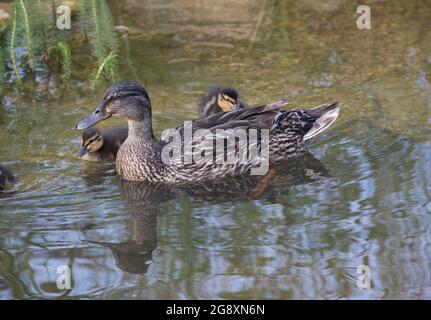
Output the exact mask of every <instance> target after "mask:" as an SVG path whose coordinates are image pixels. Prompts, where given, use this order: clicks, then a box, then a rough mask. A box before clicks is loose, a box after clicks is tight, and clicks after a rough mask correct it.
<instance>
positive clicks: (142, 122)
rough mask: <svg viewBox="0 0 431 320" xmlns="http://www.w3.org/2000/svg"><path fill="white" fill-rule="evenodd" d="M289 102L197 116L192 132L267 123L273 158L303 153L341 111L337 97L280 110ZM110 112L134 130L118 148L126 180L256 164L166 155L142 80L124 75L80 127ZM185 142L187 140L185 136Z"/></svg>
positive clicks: (195, 176)
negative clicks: (174, 159)
mask: <svg viewBox="0 0 431 320" xmlns="http://www.w3.org/2000/svg"><path fill="white" fill-rule="evenodd" d="M284 104H285V100H281V101H278V102H276V103H273V104H270V105H263V106H257V107H253V108H244V109H239V110H236V111H233V112H223V113H218V114H213V115H211V116H207V117H202V118H199V119H195V120H193V121H192V123H191V124H192V128H193V132H195V131H196V130H198V129H208V130H209V131H210V132H211V133H213V132H215V131H216V130H217V129H237V128H245V129H247V130H249V129H258V130H261V129H267V130H268V131H269V157H270V159H269V160H270V162H271V163H274V162H277V161H279V160H283V159H289V158H292V157H296V156H299V155H301V154H303V153H304V152H305V149H306V142H307V140H309V139H311V138H312V137H314V136H315V135H317V134H319V133H321V132H322V131H323V130H325V129H326V128H328V127H329V126H330V125H331V124H332V123H333V122H334V121H335V119H336V118H337V116H338V112H339V107H338V103H333V104H325V105H322V106H319V107H317V108H314V109H309V110H302V109H296V110H287V111H279V109H280V108H281V107H282V106H283V105H284ZM111 116H122V117H125V118H126V119H127V122H128V126H129V135H128V137H127V139H126V140H125V141H124V143H123V144H122V145H121V147H120V149H119V150H118V154H117V160H116V168H117V172H118V173H119V174H120V175H121V176H122V177H123V178H125V179H126V180H135V181H150V182H168V183H178V182H193V181H202V180H209V179H220V178H225V177H229V176H236V175H241V174H244V173H247V172H248V171H249V169H250V167H251V165H252V164H251V163H241V162H238V161H236V162H234V163H228V162H223V163H221V164H220V163H217V162H212V163H202V162H193V163H185V162H184V161H182V162H180V163H178V162H173V163H166V161H163V160H162V158H163V156H162V151H163V149H164V147H165V146H166V145H167V144H168V143H169V142H168V141H166V140H156V139H155V138H154V135H153V129H152V118H151V102H150V98H149V96H148V93H147V92H146V90H145V89H144V87H143V86H141V85H140V84H139V83H136V82H133V81H123V82H119V83H116V84H114V85H112V86H111V87H110V88H109V89H108V90H107V92H106V94H105V96H104V98H103V101H102V102H101V103H100V104H99V105H98V106H97V108H96V110H95V111H94V112H93V113H92V114H91V115H89V116H88V117H87V118H85V119H84V120H82V121H81V122H80V123H79V124H78V125H77V126H76V128H77V129H79V130H83V129H86V128H89V127H91V126H93V125H95V124H96V123H98V122H100V121H103V120H106V119H108V118H110V117H111ZM184 130H185V128H184V126H179V127H178V128H177V129H176V131H177V133H178V134H179V135H180V136H181V137H184ZM216 138H217V136H216ZM223 141H224V140H223ZM181 144H182V146H184V139H181ZM180 160H181V159H180Z"/></svg>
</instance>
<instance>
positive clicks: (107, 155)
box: [78, 127, 128, 163]
mask: <svg viewBox="0 0 431 320" xmlns="http://www.w3.org/2000/svg"><path fill="white" fill-rule="evenodd" d="M127 134H128V129H127V128H126V127H124V128H109V129H105V130H102V131H101V130H99V129H97V128H88V129H86V130H84V132H83V133H82V138H81V150H80V151H79V153H78V157H79V158H81V159H82V160H86V161H94V162H100V163H112V162H115V158H116V156H117V152H118V149H119V148H120V145H121V144H122V143H123V142H124V140H126V138H127Z"/></svg>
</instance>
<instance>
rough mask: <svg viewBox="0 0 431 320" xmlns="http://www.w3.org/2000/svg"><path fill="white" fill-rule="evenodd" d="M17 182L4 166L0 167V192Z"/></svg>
mask: <svg viewBox="0 0 431 320" xmlns="http://www.w3.org/2000/svg"><path fill="white" fill-rule="evenodd" d="M17 182H18V180H17V179H16V178H15V177H14V175H13V174H12V172H11V171H10V170H9V169H8V168H6V167H5V166H1V165H0V191H2V190H4V189H5V188H6V187H8V186H10V185H13V184H15V183H17Z"/></svg>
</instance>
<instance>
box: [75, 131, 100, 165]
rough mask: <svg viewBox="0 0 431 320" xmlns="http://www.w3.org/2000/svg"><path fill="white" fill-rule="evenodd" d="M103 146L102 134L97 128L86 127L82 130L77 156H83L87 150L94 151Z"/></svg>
mask: <svg viewBox="0 0 431 320" xmlns="http://www.w3.org/2000/svg"><path fill="white" fill-rule="evenodd" d="M102 146H103V136H102V133H101V132H100V130H99V129H96V128H87V129H85V130H84V131H83V132H82V137H81V150H79V153H78V157H79V158H82V157H84V156H85V155H86V154H87V153H88V152H96V151H97V150H99V149H100V148H102Z"/></svg>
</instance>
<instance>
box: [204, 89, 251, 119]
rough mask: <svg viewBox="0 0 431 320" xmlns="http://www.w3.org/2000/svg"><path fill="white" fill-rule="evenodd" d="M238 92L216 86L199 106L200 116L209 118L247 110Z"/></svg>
mask: <svg viewBox="0 0 431 320" xmlns="http://www.w3.org/2000/svg"><path fill="white" fill-rule="evenodd" d="M245 107H246V105H245V103H244V102H242V101H241V99H240V97H239V94H238V92H237V91H236V90H235V89H234V88H231V87H226V86H216V87H213V88H210V89H209V91H208V92H207V93H206V94H205V95H204V96H203V97H202V98H201V100H200V101H199V104H198V110H199V115H200V116H209V115H211V114H215V113H219V112H228V111H234V110H238V109H241V108H245Z"/></svg>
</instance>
